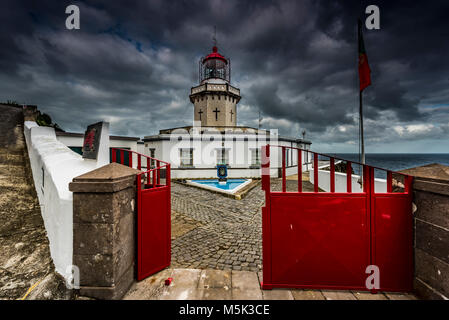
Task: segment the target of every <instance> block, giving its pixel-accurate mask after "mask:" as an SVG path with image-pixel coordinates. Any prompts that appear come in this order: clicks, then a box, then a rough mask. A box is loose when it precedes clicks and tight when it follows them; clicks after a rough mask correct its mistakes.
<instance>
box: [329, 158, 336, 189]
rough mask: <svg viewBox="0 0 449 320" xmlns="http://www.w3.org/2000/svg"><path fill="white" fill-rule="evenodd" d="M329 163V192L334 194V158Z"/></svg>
mask: <svg viewBox="0 0 449 320" xmlns="http://www.w3.org/2000/svg"><path fill="white" fill-rule="evenodd" d="M329 160H330V163H331V177H330V179H331V181H330V184H331V192H335V160H334V158H330V159H329Z"/></svg>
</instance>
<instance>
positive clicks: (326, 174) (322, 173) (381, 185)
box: [310, 168, 387, 193]
mask: <svg viewBox="0 0 449 320" xmlns="http://www.w3.org/2000/svg"><path fill="white" fill-rule="evenodd" d="M359 179H360V176H358V175H355V174H353V175H352V177H351V181H352V192H353V193H361V192H363V190H362V187H361V186H360V184H359V182H358V181H359ZM310 182H311V183H312V184H314V183H315V182H314V173H313V168H311V169H310ZM318 186H319V187H320V188H321V189H323V190H324V191H327V192H329V191H330V171H327V170H318ZM346 189H347V188H346V173H341V172H335V192H346ZM374 189H375V192H376V193H385V192H387V180H385V179H379V178H376V179H374Z"/></svg>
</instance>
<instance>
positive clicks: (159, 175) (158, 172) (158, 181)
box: [156, 160, 161, 185]
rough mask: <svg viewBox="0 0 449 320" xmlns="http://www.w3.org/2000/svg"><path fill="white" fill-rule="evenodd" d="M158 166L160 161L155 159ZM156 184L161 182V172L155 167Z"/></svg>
mask: <svg viewBox="0 0 449 320" xmlns="http://www.w3.org/2000/svg"><path fill="white" fill-rule="evenodd" d="M160 166H161V162H160V161H159V160H157V161H156V167H158V168H159V167H160ZM156 184H157V185H160V184H161V172H160V169H157V182H156Z"/></svg>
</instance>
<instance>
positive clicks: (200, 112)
mask: <svg viewBox="0 0 449 320" xmlns="http://www.w3.org/2000/svg"><path fill="white" fill-rule="evenodd" d="M198 113H199V114H200V121H201V115H202V114H203V110H201V109H200V111H199V112H198Z"/></svg>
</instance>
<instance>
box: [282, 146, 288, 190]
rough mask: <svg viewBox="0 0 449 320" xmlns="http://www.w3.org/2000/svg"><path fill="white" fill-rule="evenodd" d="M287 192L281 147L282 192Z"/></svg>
mask: <svg viewBox="0 0 449 320" xmlns="http://www.w3.org/2000/svg"><path fill="white" fill-rule="evenodd" d="M285 191H287V182H286V178H285V147H282V192H285Z"/></svg>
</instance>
